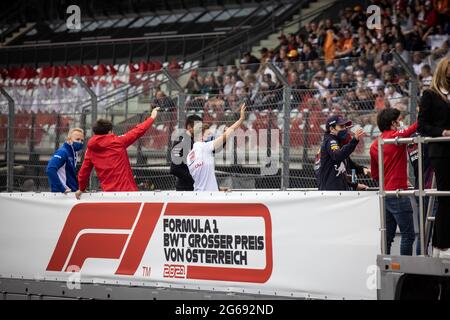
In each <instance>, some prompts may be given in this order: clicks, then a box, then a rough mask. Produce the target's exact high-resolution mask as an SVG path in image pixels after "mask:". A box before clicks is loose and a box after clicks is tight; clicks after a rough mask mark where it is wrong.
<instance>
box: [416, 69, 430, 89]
mask: <svg viewBox="0 0 450 320" xmlns="http://www.w3.org/2000/svg"><path fill="white" fill-rule="evenodd" d="M419 79H420V81H421V82H422V87H423V89H428V88H429V87H430V86H431V81H432V79H433V75H432V73H431V68H430V66H429V65H427V64H425V65H424V66H423V67H422V70H421V71H420V75H419Z"/></svg>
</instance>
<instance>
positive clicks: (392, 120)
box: [370, 108, 417, 256]
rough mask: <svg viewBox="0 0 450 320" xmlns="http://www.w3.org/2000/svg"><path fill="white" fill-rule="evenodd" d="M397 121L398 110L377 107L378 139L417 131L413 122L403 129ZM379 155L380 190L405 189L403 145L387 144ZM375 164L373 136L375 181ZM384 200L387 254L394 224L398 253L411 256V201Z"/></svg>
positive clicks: (374, 153)
mask: <svg viewBox="0 0 450 320" xmlns="http://www.w3.org/2000/svg"><path fill="white" fill-rule="evenodd" d="M400 120H401V116H400V111H399V110H398V109H394V108H388V109H383V110H381V111H380V113H378V116H377V125H378V128H379V129H380V131H381V136H380V138H379V139H393V138H408V137H410V136H411V135H413V134H414V133H415V132H416V131H417V122H415V123H414V124H413V125H411V126H410V127H408V128H407V129H404V130H403V129H402V128H401V125H400ZM383 154H384V179H385V180H384V181H385V184H384V189H385V190H389V191H392V190H406V189H408V174H407V159H406V145H404V144H401V145H398V146H397V145H394V144H387V145H385V146H384V147H383ZM378 165H379V163H378V139H376V140H375V141H374V142H373V143H372V145H371V146H370V167H371V171H372V177H373V179H375V180H378V179H379V171H378ZM385 203H386V235H387V239H386V240H387V241H386V242H387V254H390V252H391V245H392V242H393V241H394V238H395V232H396V230H397V225H398V227H399V228H400V233H401V235H402V240H401V244H400V254H401V255H407V256H411V255H412V252H413V244H414V239H415V236H416V234H415V231H414V220H413V210H412V206H411V201H410V199H409V198H406V197H399V198H397V197H387V198H386V201H385Z"/></svg>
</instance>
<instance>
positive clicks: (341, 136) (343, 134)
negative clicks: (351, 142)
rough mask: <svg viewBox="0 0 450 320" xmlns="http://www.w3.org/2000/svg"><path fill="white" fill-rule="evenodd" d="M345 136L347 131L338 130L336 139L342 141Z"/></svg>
mask: <svg viewBox="0 0 450 320" xmlns="http://www.w3.org/2000/svg"><path fill="white" fill-rule="evenodd" d="M346 136H347V129H344V130H340V131H338V133H337V137H338V139H339V140H344V139H345V137H346Z"/></svg>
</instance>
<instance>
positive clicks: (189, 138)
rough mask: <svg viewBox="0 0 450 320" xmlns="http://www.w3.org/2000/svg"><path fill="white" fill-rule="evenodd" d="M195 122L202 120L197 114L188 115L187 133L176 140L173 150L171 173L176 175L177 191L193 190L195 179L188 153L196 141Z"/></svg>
mask: <svg viewBox="0 0 450 320" xmlns="http://www.w3.org/2000/svg"><path fill="white" fill-rule="evenodd" d="M195 122H200V123H201V122H202V118H200V117H199V116H197V115H192V116H189V117H187V119H186V124H185V128H186V130H185V134H184V135H183V136H180V137H179V139H178V140H177V141H175V143H174V145H173V147H172V151H171V161H170V174H172V175H174V176H175V177H176V183H175V189H176V190H177V191H193V190H194V179H193V178H192V176H191V174H190V173H189V169H188V167H187V155H188V153H189V152H190V151H191V149H192V145H193V141H194V125H195Z"/></svg>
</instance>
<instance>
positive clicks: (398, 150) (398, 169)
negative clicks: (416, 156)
mask: <svg viewBox="0 0 450 320" xmlns="http://www.w3.org/2000/svg"><path fill="white" fill-rule="evenodd" d="M416 131H417V122H415V123H414V124H413V125H411V126H410V127H409V128H407V129H405V130H400V131H396V130H387V131H384V132H383V133H382V134H381V135H380V137H381V138H383V139H394V138H396V137H400V138H408V137H410V136H411V135H413V134H414V133H415V132H416ZM406 147H407V145H406V144H400V145H398V146H397V145H395V144H386V145H384V148H383V149H384V188H385V190H397V189H408V173H407V170H406V168H407V162H408V160H407V157H406ZM370 171H371V174H372V177H373V178H374V179H375V180H378V178H379V173H378V139H376V140H375V141H374V142H373V143H372V145H371V146H370Z"/></svg>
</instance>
